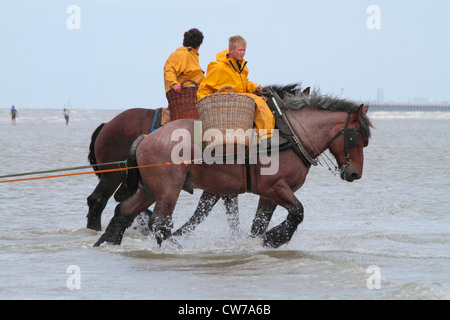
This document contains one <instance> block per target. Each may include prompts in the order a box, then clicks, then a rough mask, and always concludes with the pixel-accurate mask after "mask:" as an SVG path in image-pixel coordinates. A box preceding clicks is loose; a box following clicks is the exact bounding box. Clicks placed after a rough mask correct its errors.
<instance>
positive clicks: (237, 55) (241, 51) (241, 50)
mask: <svg viewBox="0 0 450 320" xmlns="http://www.w3.org/2000/svg"><path fill="white" fill-rule="evenodd" d="M245 49H246V48H245V47H244V46H237V47H236V48H234V49H230V57H231V58H234V59H235V60H237V61H239V60H242V59H244V56H245Z"/></svg>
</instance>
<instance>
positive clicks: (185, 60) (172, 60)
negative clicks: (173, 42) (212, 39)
mask: <svg viewBox="0 0 450 320" xmlns="http://www.w3.org/2000/svg"><path fill="white" fill-rule="evenodd" d="M202 43H203V34H202V32H201V31H199V30H198V29H196V28H193V29H190V30H188V31H186V32H185V33H184V38H183V46H182V47H179V48H178V49H177V50H176V51H175V52H173V53H172V54H171V55H170V56H169V58H168V59H167V61H166V63H165V65H164V87H165V90H166V93H167V91H169V90H170V89H172V88H173V89H174V90H175V91H176V92H180V91H181V83H182V82H183V81H184V80H187V79H190V80H194V81H195V82H197V83H198V84H200V83H201V82H202V81H203V79H205V73H204V72H203V70H202V68H201V67H200V63H199V54H198V50H199V49H200V45H201V44H202ZM187 85H192V83H187Z"/></svg>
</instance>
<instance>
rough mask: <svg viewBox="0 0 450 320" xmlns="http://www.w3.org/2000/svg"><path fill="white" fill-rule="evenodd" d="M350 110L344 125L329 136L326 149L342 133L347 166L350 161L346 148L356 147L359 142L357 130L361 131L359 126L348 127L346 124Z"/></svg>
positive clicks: (348, 120)
mask: <svg viewBox="0 0 450 320" xmlns="http://www.w3.org/2000/svg"><path fill="white" fill-rule="evenodd" d="M351 114H352V112H351V111H349V112H348V114H347V120H346V121H345V127H344V128H342V129H341V130H339V131H338V133H336V135H335V136H334V137H333V138H331V140H330V141H329V142H328V145H327V149H328V148H329V147H330V146H331V144H332V143H333V142H334V140H336V139H337V138H338V137H339V136H340V135H341V134H343V135H344V154H345V159H346V160H347V166H348V165H349V163H350V155H349V153H348V148H352V147H357V146H358V144H359V134H358V132H363V131H362V129H360V128H350V129H349V128H348V124H349V122H350V116H351Z"/></svg>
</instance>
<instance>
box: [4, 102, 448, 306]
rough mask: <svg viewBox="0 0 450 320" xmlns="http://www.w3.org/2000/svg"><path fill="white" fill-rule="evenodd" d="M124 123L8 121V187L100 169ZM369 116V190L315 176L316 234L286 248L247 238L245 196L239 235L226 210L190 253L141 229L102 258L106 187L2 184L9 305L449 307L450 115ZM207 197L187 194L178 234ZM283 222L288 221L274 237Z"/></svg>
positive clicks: (108, 212)
mask: <svg viewBox="0 0 450 320" xmlns="http://www.w3.org/2000/svg"><path fill="white" fill-rule="evenodd" d="M119 112H120V110H72V112H71V116H70V123H69V125H68V126H66V124H65V120H64V117H63V115H62V111H61V110H42V109H30V110H19V118H18V119H17V125H16V126H12V125H11V123H10V119H9V113H8V110H6V109H5V110H4V111H3V112H0V161H1V165H0V176H2V175H9V174H17V173H22V172H31V171H43V170H52V169H61V168H70V167H76V166H84V165H88V161H87V154H88V148H89V143H90V138H91V134H92V132H93V131H94V130H95V128H96V127H97V126H98V125H99V124H100V123H102V122H107V121H109V120H110V119H112V118H113V117H114V116H115V115H117V114H118V113H119ZM369 116H370V118H371V120H372V122H373V124H374V126H375V128H374V129H373V131H372V139H371V141H370V144H369V146H368V147H367V148H366V149H365V163H364V172H363V177H362V178H361V179H360V180H358V181H355V182H352V183H348V182H345V181H342V180H341V179H340V178H339V176H335V175H333V174H330V172H329V171H328V169H327V167H326V166H318V167H313V168H312V169H311V171H310V173H309V175H308V177H307V181H306V183H305V185H304V186H303V187H302V188H301V189H300V190H299V191H297V192H296V196H297V197H298V199H299V200H300V201H301V202H302V204H303V206H304V208H305V218H304V221H303V222H302V224H301V225H300V226H299V228H298V229H297V231H296V233H295V234H294V236H293V238H292V240H291V241H290V242H289V243H288V244H287V245H284V246H282V247H280V248H278V249H268V248H264V247H263V246H262V245H261V241H260V240H259V239H251V238H248V234H249V230H250V226H251V223H252V219H253V217H254V214H255V210H256V206H257V201H258V197H257V196H255V195H252V194H243V195H240V196H239V216H240V228H241V233H240V234H238V235H236V234H231V233H230V229H229V227H228V224H227V219H226V215H225V209H224V206H223V202H222V201H219V203H218V204H217V205H216V207H215V208H214V209H213V212H212V213H211V214H210V216H209V217H208V218H207V219H206V220H205V221H204V222H203V223H202V224H201V225H199V226H198V228H197V229H196V230H195V231H194V232H193V233H192V234H191V235H189V236H185V237H178V238H177V241H178V242H179V243H180V244H181V245H182V247H183V248H182V249H180V248H179V247H177V246H174V245H173V244H171V243H170V242H165V243H163V245H162V246H161V247H159V246H158V245H157V244H156V241H155V239H154V238H153V236H152V235H144V234H142V233H140V232H139V230H138V229H136V228H133V227H132V228H130V229H128V230H127V231H126V233H125V235H124V239H123V242H122V245H120V246H112V245H102V246H101V247H98V248H94V247H93V244H94V243H95V242H96V241H97V239H98V238H99V237H100V235H101V232H95V231H92V230H88V229H86V228H85V226H86V214H87V211H88V207H87V204H86V198H87V197H88V196H89V194H90V193H91V192H92V191H93V190H94V188H95V186H96V185H97V181H98V180H97V177H96V176H95V175H93V174H85V175H75V176H68V177H60V178H49V179H40V180H31V181H21V182H7V183H0V221H1V223H0V299H183V300H184V299H271V300H272V299H283V300H285V299H449V298H450V245H449V244H450V196H449V194H450V144H449V142H448V141H450V112H372V113H371V112H370V111H369ZM321 162H322V164H323V160H322V161H321ZM84 171H90V169H86V170H84ZM8 179H13V178H8ZM8 179H2V180H8ZM200 195H201V191H200V190H196V191H195V193H194V195H190V194H187V193H185V192H182V193H181V195H180V198H179V201H178V204H177V207H176V209H175V212H174V215H173V220H174V225H175V228H177V227H179V226H181V225H182V224H183V223H184V222H185V221H186V220H187V219H188V218H189V217H190V216H191V215H192V213H193V212H194V210H195V207H196V205H197V203H198V199H199V197H200ZM116 204H117V203H115V201H114V200H113V199H111V200H110V202H109V203H108V205H107V207H106V208H105V211H104V213H103V216H102V225H103V229H104V228H105V227H106V225H107V224H108V222H109V220H110V219H111V217H112V215H113V212H114V208H115V206H116ZM285 217H286V210H284V209H283V208H277V210H276V211H275V213H274V216H273V219H272V222H271V224H270V227H272V226H275V225H277V224H278V223H280V222H281V221H283V220H284V219H285Z"/></svg>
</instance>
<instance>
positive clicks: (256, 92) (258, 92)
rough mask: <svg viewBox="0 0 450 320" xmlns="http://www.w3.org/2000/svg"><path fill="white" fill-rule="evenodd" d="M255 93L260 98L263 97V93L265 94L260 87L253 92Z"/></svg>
mask: <svg viewBox="0 0 450 320" xmlns="http://www.w3.org/2000/svg"><path fill="white" fill-rule="evenodd" d="M253 93H254V94H256V95H258V96H260V95H262V93H263V87H261V86H258V87H257V88H256V89H255V90H254V91H253Z"/></svg>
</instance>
